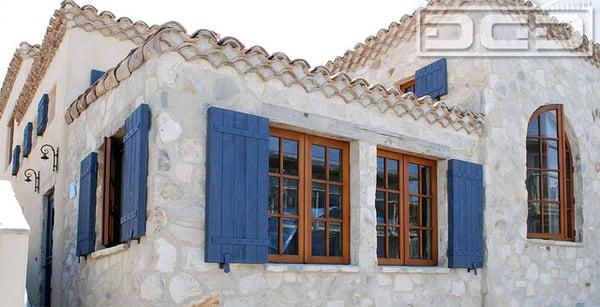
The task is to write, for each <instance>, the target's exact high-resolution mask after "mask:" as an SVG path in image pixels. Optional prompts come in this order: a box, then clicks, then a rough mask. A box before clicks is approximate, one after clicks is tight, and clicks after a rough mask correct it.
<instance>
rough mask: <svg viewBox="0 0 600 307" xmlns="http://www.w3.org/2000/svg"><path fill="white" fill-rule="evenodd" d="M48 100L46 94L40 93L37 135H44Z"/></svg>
mask: <svg viewBox="0 0 600 307" xmlns="http://www.w3.org/2000/svg"><path fill="white" fill-rule="evenodd" d="M49 102H50V100H49V98H48V94H44V95H42V99H40V103H39V104H38V117H37V131H36V135H37V136H42V135H44V131H46V125H47V124H48V103H49Z"/></svg>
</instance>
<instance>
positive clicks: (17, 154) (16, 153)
mask: <svg viewBox="0 0 600 307" xmlns="http://www.w3.org/2000/svg"><path fill="white" fill-rule="evenodd" d="M20 159H21V146H19V145H17V146H15V149H14V150H13V154H12V173H11V175H13V176H16V175H17V174H18V173H19V167H20V166H21V161H20Z"/></svg>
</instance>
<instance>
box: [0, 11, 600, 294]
mask: <svg viewBox="0 0 600 307" xmlns="http://www.w3.org/2000/svg"><path fill="white" fill-rule="evenodd" d="M459 2H460V3H461V5H464V3H463V2H464V1H459ZM467 2H468V1H467ZM484 2H486V3H491V4H494V5H497V6H500V7H502V6H507V5H514V4H525V3H522V2H521V1H520V0H518V1H508V0H495V1H484ZM444 4H445V5H455V1H451V0H448V1H446V0H435V1H431V2H429V4H428V5H429V6H432V5H444ZM415 14H416V13H415ZM415 14H413V15H410V16H404V17H402V19H400V21H399V22H397V23H396V22H395V23H392V24H390V26H389V27H388V28H387V29H385V30H382V31H380V32H379V33H378V34H377V35H376V36H373V37H369V38H368V39H367V40H366V41H365V42H364V43H361V44H358V45H356V47H355V48H354V49H352V50H351V51H348V52H346V53H345V54H344V56H342V57H339V58H336V59H335V60H333V61H331V62H329V63H327V64H326V65H325V66H318V67H315V68H310V66H309V65H308V64H307V63H306V62H305V61H303V60H291V59H289V58H288V57H287V56H286V55H285V54H281V53H273V54H270V53H268V52H267V51H265V50H264V49H263V48H261V47H251V48H247V47H245V46H244V45H243V44H242V43H241V42H239V41H238V40H237V39H235V38H231V37H225V38H221V37H220V36H219V35H217V34H216V33H214V32H212V31H208V30H199V31H197V32H195V33H194V34H191V35H190V34H187V32H186V30H185V29H184V28H183V27H182V26H181V25H179V24H177V23H175V22H171V23H167V24H164V25H162V26H148V25H147V24H145V23H143V22H139V21H138V22H132V21H131V20H130V19H128V18H119V19H116V18H115V16H114V15H113V14H112V13H110V12H101V13H99V12H98V11H97V10H96V9H95V8H94V7H91V6H83V7H80V6H78V5H77V4H75V3H74V2H72V1H71V0H66V1H64V2H63V3H62V5H61V7H60V8H59V9H58V10H57V11H56V12H55V13H54V16H53V18H52V19H51V21H50V25H49V27H48V30H47V34H46V36H45V38H44V41H43V42H42V44H41V45H33V46H32V45H28V44H22V45H21V46H20V48H19V49H17V51H16V52H15V55H14V57H13V60H12V62H11V64H10V68H9V71H8V74H7V76H6V78H5V81H4V84H3V86H2V90H1V92H0V144H2V145H1V146H2V148H3V150H2V151H1V152H0V162H1V163H2V168H1V169H2V178H3V179H9V180H11V183H12V185H13V188H14V190H15V193H16V196H17V199H18V200H19V202H20V203H21V205H22V207H23V212H24V215H25V217H26V219H27V221H28V223H29V224H30V238H29V251H28V269H27V281H26V283H27V292H28V295H29V301H30V302H32V304H34V305H49V304H50V303H52V305H55V306H63V305H64V306H88V305H98V306H169V305H194V306H211V305H219V304H222V305H224V306H284V305H297V306H300V305H308V306H399V305H415V306H428V305H434V306H447V305H452V306H459V305H460V306H479V305H486V306H522V305H526V306H549V305H550V306H558V305H577V306H597V305H600V286H599V284H598V283H599V282H600V257H598V256H599V255H600V247H599V246H600V244H599V243H600V234H599V233H598V229H599V227H600V208H599V207H598V205H597V203H596V201H595V200H594V199H595V197H596V194H597V191H600V181H598V180H597V177H598V173H599V172H600V162H599V161H600V157H597V156H596V155H595V154H594V152H596V150H595V149H594V148H598V147H600V137H599V136H598V130H599V129H600V126H599V125H600V111H599V110H598V108H600V106H599V105H598V103H597V100H596V97H600V88H599V87H597V86H595V82H597V81H598V80H600V70H599V67H600V56H599V55H600V49H598V48H600V47H599V46H597V45H594V46H593V48H592V49H591V55H590V56H587V57H554V58H550V57H522V58H487V57H479V58H475V57H434V58H432V57H420V56H417V52H416V42H415V41H416V30H415V28H416V20H417V19H416V16H415ZM555 30H556V31H554V32H553V33H554V34H552V35H555V36H557V37H558V36H560V35H564V34H565V33H566V34H569V33H571V32H569V29H565V28H560V27H559V28H557V29H555ZM557 44H558V42H557ZM46 144H47V145H50V146H45V145H46ZM44 158H45V159H44ZM26 179H27V180H26ZM594 191H596V192H594Z"/></svg>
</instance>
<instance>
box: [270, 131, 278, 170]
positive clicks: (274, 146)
mask: <svg viewBox="0 0 600 307" xmlns="http://www.w3.org/2000/svg"><path fill="white" fill-rule="evenodd" d="M269 172H271V173H279V138H278V137H276V136H272V137H270V138H269Z"/></svg>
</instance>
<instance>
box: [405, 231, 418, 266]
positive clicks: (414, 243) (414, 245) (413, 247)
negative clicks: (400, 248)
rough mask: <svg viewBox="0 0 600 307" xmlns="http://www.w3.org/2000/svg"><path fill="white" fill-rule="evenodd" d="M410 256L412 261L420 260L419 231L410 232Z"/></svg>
mask: <svg viewBox="0 0 600 307" xmlns="http://www.w3.org/2000/svg"><path fill="white" fill-rule="evenodd" d="M409 240H410V241H409V243H408V254H409V257H410V258H411V259H419V249H420V243H419V231H418V230H411V231H410V232H409Z"/></svg>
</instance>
